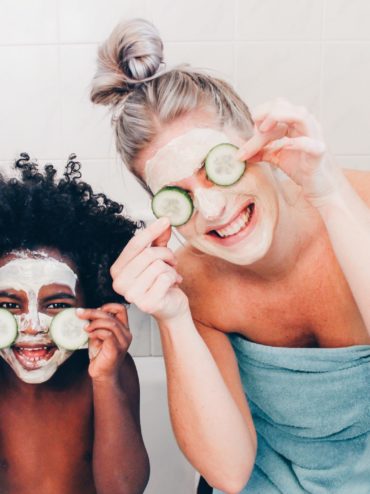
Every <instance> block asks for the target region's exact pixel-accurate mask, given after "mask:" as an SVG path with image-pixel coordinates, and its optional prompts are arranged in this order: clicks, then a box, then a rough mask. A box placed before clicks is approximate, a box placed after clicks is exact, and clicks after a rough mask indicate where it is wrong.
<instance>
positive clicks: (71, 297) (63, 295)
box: [43, 292, 76, 302]
mask: <svg viewBox="0 0 370 494" xmlns="http://www.w3.org/2000/svg"><path fill="white" fill-rule="evenodd" d="M56 298H67V299H69V300H76V297H75V295H71V294H70V293H66V292H58V293H53V295H49V296H48V297H45V298H44V299H43V301H44V302H49V301H50V300H55V299H56Z"/></svg>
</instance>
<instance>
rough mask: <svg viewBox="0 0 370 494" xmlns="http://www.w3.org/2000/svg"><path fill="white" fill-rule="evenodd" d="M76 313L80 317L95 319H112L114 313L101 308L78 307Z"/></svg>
mask: <svg viewBox="0 0 370 494" xmlns="http://www.w3.org/2000/svg"><path fill="white" fill-rule="evenodd" d="M76 313H77V315H78V317H79V318H80V319H86V320H90V321H93V320H94V319H112V317H113V316H112V315H111V314H109V313H108V312H105V311H102V310H101V309H81V308H79V309H77V310H76Z"/></svg>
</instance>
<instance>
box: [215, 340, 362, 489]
mask: <svg viewBox="0 0 370 494" xmlns="http://www.w3.org/2000/svg"><path fill="white" fill-rule="evenodd" d="M230 340H231V343H232V345H233V347H234V350H235V353H236V356H237V359H238V363H239V370H240V375H241V379H242V382H243V386H244V390H245V392H246V395H247V398H248V402H249V405H250V408H251V411H252V415H253V418H254V423H255V426H256V430H257V436H258V449H257V458H256V464H255V467H254V469H253V473H252V476H251V478H250V480H249V482H248V483H247V485H246V486H245V488H244V489H243V491H242V493H243V494H303V493H304V494H307V493H310V494H329V493H330V494H331V493H333V494H334V493H335V494H369V493H370V346H369V345H363V346H352V347H345V348H281V347H269V346H265V345H259V344H256V343H252V342H249V341H247V340H246V339H244V338H242V337H241V336H238V335H231V336H230ZM216 493H219V494H220V491H217V490H214V494H216Z"/></svg>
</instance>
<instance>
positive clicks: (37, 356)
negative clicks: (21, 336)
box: [12, 345, 57, 370]
mask: <svg viewBox="0 0 370 494" xmlns="http://www.w3.org/2000/svg"><path fill="white" fill-rule="evenodd" d="M12 349H13V352H14V355H15V357H16V359H17V360H18V362H19V363H20V364H21V365H22V367H24V368H25V369H27V370H34V369H38V368H40V367H41V365H42V363H44V362H45V361H46V360H50V359H51V357H52V356H53V355H54V353H55V351H56V350H57V347H56V346H55V345H38V346H36V345H35V346H22V345H14V346H13V347H12Z"/></svg>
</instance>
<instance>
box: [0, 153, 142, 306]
mask: <svg viewBox="0 0 370 494" xmlns="http://www.w3.org/2000/svg"><path fill="white" fill-rule="evenodd" d="M14 166H15V168H16V169H17V170H19V171H20V178H10V179H7V178H5V177H4V176H2V175H0V256H3V255H5V254H7V253H9V252H11V251H13V250H22V249H27V250H35V249H40V248H55V249H58V251H59V252H60V253H61V254H62V255H65V256H67V257H69V258H70V259H71V260H72V261H73V262H74V263H75V264H76V266H77V269H78V274H79V281H80V284H81V287H82V290H83V292H84V296H85V301H86V304H87V306H89V307H99V306H100V305H102V304H103V303H106V302H125V300H124V299H123V297H121V296H120V295H118V294H117V293H115V292H114V291H113V289H112V278H111V276H110V273H109V269H110V266H111V265H112V264H113V262H114V261H115V259H116V258H117V257H118V255H119V254H120V252H121V250H122V249H123V248H124V247H125V245H126V244H127V242H128V241H129V240H130V238H131V237H132V236H133V235H134V233H135V231H136V230H137V229H138V228H141V227H143V223H142V222H134V221H132V220H130V219H129V218H127V217H125V216H123V215H122V211H123V205H122V204H118V203H117V202H114V201H112V200H110V199H109V198H108V197H107V196H106V195H105V194H94V192H93V190H92V188H91V186H90V185H88V184H87V183H85V182H82V181H80V178H81V172H80V169H81V164H80V163H79V162H78V161H76V155H71V156H70V157H69V161H68V163H67V165H66V169H65V172H64V178H60V179H57V178H56V173H57V170H56V169H55V168H54V166H53V165H52V164H47V165H45V167H44V170H43V172H40V170H39V167H38V165H37V164H36V163H34V162H32V161H30V157H29V156H28V154H26V153H22V154H21V155H20V158H19V159H18V160H17V161H16V162H15V165H14Z"/></svg>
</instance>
